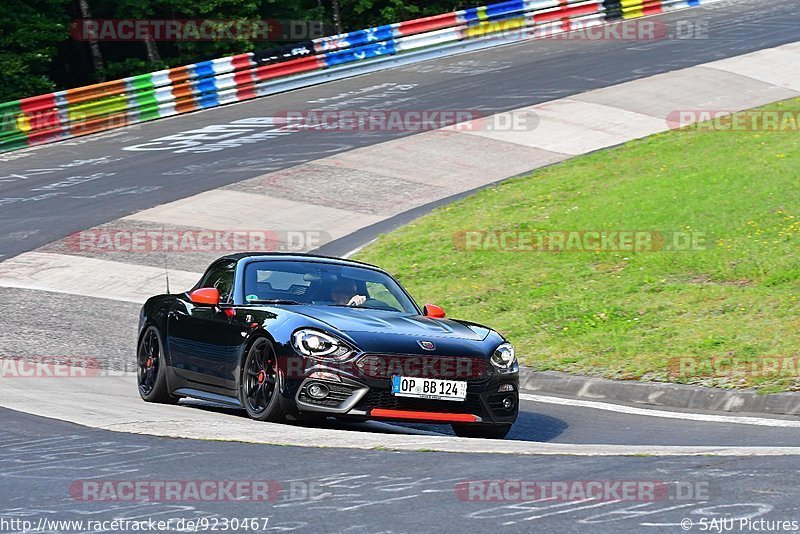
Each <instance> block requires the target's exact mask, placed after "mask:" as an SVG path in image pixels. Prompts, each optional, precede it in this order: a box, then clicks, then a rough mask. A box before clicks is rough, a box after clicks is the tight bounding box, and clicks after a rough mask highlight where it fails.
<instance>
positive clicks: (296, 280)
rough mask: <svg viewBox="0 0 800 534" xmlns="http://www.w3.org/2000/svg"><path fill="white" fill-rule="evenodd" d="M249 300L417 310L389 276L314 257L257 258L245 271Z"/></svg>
mask: <svg viewBox="0 0 800 534" xmlns="http://www.w3.org/2000/svg"><path fill="white" fill-rule="evenodd" d="M244 278H245V279H244V295H245V301H246V302H248V303H250V304H260V303H275V304H308V305H315V306H350V307H357V308H369V309H378V310H387V311H396V312H406V313H418V310H417V308H416V307H415V305H414V303H413V301H412V300H411V299H410V298H409V297H408V295H407V294H406V293H405V291H403V289H402V288H401V287H400V285H399V284H398V283H397V282H396V281H395V280H394V279H393V278H392V277H390V276H388V275H386V274H384V273H381V272H379V271H375V270H372V269H367V268H362V267H355V266H350V265H337V264H331V263H322V262H313V261H259V262H252V263H250V264H248V265H247V267H246V268H245V271H244Z"/></svg>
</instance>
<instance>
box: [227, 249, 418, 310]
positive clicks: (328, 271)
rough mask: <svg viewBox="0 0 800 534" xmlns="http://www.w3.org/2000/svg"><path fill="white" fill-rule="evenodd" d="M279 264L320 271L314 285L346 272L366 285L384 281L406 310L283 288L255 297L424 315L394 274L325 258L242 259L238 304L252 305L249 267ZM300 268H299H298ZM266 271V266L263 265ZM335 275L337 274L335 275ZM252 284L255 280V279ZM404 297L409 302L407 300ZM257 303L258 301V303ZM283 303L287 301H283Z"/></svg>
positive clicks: (333, 279) (300, 303)
mask: <svg viewBox="0 0 800 534" xmlns="http://www.w3.org/2000/svg"><path fill="white" fill-rule="evenodd" d="M269 263H272V264H279V265H277V266H276V267H280V266H281V265H280V264H283V265H285V266H286V267H293V268H294V269H291V270H289V269H287V270H286V271H285V272H296V273H298V274H299V273H301V272H304V271H306V272H307V274H308V275H309V276H311V277H314V275H315V273H316V274H320V273H322V274H321V275H320V278H319V279H316V278H314V280H310V282H311V283H312V284H313V283H314V282H317V283H319V284H325V283H328V284H331V283H333V282H335V281H338V280H339V279H340V277H339V274H340V273H341V272H343V271H344V273H345V274H348V275H351V276H345V277H344V278H346V279H348V280H350V279H353V280H356V281H357V282H361V283H362V284H366V283H367V282H373V283H380V284H383V285H384V287H386V289H387V290H388V291H389V293H390V294H391V295H392V296H393V297H394V298H395V299H396V300H397V303H398V304H399V305H400V306H401V307H402V308H403V309H402V310H398V309H396V308H395V307H394V306H392V305H391V304H389V305H388V306H387V307H382V306H381V307H379V306H363V305H362V306H346V305H343V304H335V303H333V302H332V301H320V300H318V299H315V300H312V301H307V300H305V299H304V298H303V297H304V296H305V295H302V296H300V295H294V294H291V293H289V292H288V290H285V291H284V292H281V291H280V290H278V291H274V293H273V294H272V295H269V298H264V296H263V295H258V294H255V293H253V294H254V295H255V296H258V297H259V299H258V300H276V299H277V300H292V301H296V302H298V304H286V306H297V305H301V306H320V307H332V308H337V307H351V308H353V309H358V310H372V311H386V312H393V313H410V314H417V315H419V314H422V310H421V308H420V307H419V305H418V304H417V302H416V301H415V300H414V298H413V297H412V296H411V295H410V294H409V292H408V291H406V289H405V288H404V287H403V285H402V284H400V282H398V281H397V280H395V278H394V277H393V276H391V275H390V274H388V273H387V272H385V271H383V270H381V269H378V268H374V267H371V266H368V265H361V264H356V263H338V262H329V261H321V260H317V259H315V258H308V259H297V258H292V259H288V258H258V257H251V258H246V259H244V260H243V261H240V263H239V266H238V268H237V273H236V281H235V291H234V301H235V305H240V306H246V305H249V301H248V299H247V291H249V288H248V273H249V272H250V271H249V269H253V268H257V266H259V265H262V266H263V265H264V264H269ZM295 269H296V270H295ZM262 270H264V269H263V267H262ZM275 270H276V271H280V268H277V269H275ZM332 275H335V276H332ZM352 275H357V277H356V278H353V276H352ZM250 276H252V275H250ZM251 283H252V282H251ZM404 300H405V301H406V302H404ZM254 305H257V304H254ZM281 305H283V304H281Z"/></svg>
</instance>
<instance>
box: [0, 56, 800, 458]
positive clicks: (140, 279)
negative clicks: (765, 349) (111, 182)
mask: <svg viewBox="0 0 800 534" xmlns="http://www.w3.org/2000/svg"><path fill="white" fill-rule="evenodd" d="M798 55H800V44H797V43H795V44H790V45H785V46H781V47H778V48H773V49H767V50H763V51H759V52H755V53H752V54H747V55H744V56H739V57H734V58H730V59H726V60H721V61H717V62H713V63H709V64H705V65H701V66H696V67H691V68H688V69H683V70H678V71H673V72H670V73H666V74H661V75H657V76H653V77H650V78H643V79H639V80H635V81H632V82H628V83H624V84H621V85H617V86H613V87H608V88H604V89H598V90H595V91H589V92H587V93H582V94H578V95H574V96H572V97H569V98H564V99H559V100H555V101H551V102H546V103H543V104H538V105H535V106H529V107H525V108H521V109H518V110H514V111H511V112H508V113H507V114H509V115H511V114H517V115H519V114H523V115H526V114H527V115H533V116H535V117H536V120H537V127H536V128H533V129H526V130H523V131H489V130H482V129H480V128H464V127H450V128H444V129H441V130H436V131H432V132H426V133H422V134H418V135H413V136H410V137H406V138H402V139H398V140H393V141H388V142H385V143H381V144H378V145H374V146H370V147H365V148H360V149H355V150H352V151H349V152H345V153H343V154H338V155H335V156H330V157H326V158H323V159H320V160H316V161H315V162H313V163H307V164H303V165H299V166H297V167H293V168H290V169H288V170H285V171H278V172H275V173H268V174H266V175H263V176H259V177H257V178H253V179H250V180H245V181H242V182H238V183H235V184H232V185H230V186H226V187H224V188H220V189H216V190H211V191H207V192H204V193H201V194H199V195H195V196H190V197H188V198H185V199H182V200H178V201H175V202H171V203H168V204H165V205H162V206H158V207H154V208H151V209H147V210H144V211H141V212H138V213H135V214H133V215H129V216H126V217H124V218H122V219H119V220H117V221H114V222H111V223H108V224H105V225H103V226H102V227H98V228H94V229H92V230H90V231H91V232H106V233H109V234H113V233H114V232H117V231H122V232H130V231H131V229H137V230H140V231H144V232H146V231H156V232H163V231H165V230H166V231H169V230H170V229H180V230H181V231H186V230H196V231H205V230H214V231H217V230H235V229H240V228H243V227H244V228H246V227H253V226H256V227H258V228H271V229H274V230H276V231H277V232H281V231H285V232H289V231H291V230H292V229H295V228H305V229H307V230H308V231H316V232H319V233H323V232H326V233H328V234H329V235H330V237H331V238H333V239H336V238H343V237H346V236H347V235H350V234H352V232H355V231H357V230H359V229H360V228H364V227H367V226H370V225H374V224H378V223H379V222H380V221H382V220H386V219H387V218H390V217H392V216H395V215H397V214H398V213H401V212H403V211H407V210H409V209H413V208H415V207H418V206H421V205H424V204H426V203H428V202H430V201H433V200H436V199H438V198H447V197H449V196H452V195H454V194H458V193H461V192H464V191H469V190H472V189H475V188H477V187H481V186H484V185H487V184H490V183H493V182H496V181H499V180H502V179H504V178H506V177H508V176H511V175H515V174H520V173H522V172H527V171H529V170H530V169H531V168H537V167H540V166H543V165H548V164H550V163H553V162H557V161H562V160H564V159H567V158H569V157H571V156H574V155H578V154H584V153H587V152H591V151H594V150H599V149H602V148H605V147H609V146H614V145H617V144H620V143H624V142H625V141H628V140H630V139H635V138H641V137H644V136H647V135H650V134H653V133H657V132H661V131H664V130H667V129H668V128H670V123H669V121H668V117H669V115H670V113H672V112H673V111H674V110H680V109H690V110H697V109H708V108H709V107H711V106H713V108H714V109H728V110H732V111H733V110H742V109H749V108H751V107H754V106H758V105H762V104H767V103H770V102H774V101H776V100H781V99H787V98H791V97H795V96H800V72H798V71H797V70H792V69H785V68H782V66H784V65H787V64H791V62H792V61H796V58H797V57H798ZM499 122H500V121H499V120H498V123H499ZM506 122H508V121H506ZM123 150H124V149H123ZM485 154H493V155H494V157H492V158H486V157H485ZM375 169H380V176H376V175H375ZM312 178H313V179H314V183H315V184H316V187H317V188H318V189H319V190H320V192H321V194H320V195H319V196H318V199H321V200H320V201H322V202H325V200H324V199H326V198H329V197H330V198H334V197H335V198H337V207H332V206H324V205H323V206H319V205H317V204H312V203H306V202H304V201H303V200H301V199H300V198H298V196H297V195H296V194H293V192H292V191H289V193H288V194H287V195H286V196H289V197H291V198H283V197H280V196H275V188H274V187H270V186H271V185H272V184H276V183H277V184H283V185H287V184H306V183H309V180H311V179H312ZM365 180H370V181H377V183H380V181H381V180H383V181H384V183H385V184H386V185H387V189H388V190H390V191H397V190H398V188H399V190H400V191H403V190H404V189H403V187H404V186H406V187H408V191H411V190H415V191H417V193H414V194H412V193H409V194H407V195H405V196H403V195H401V197H402V198H401V199H400V201H397V202H395V201H393V200H392V199H390V198H386V199H385V200H384V201H382V202H373V203H371V204H370V205H369V206H368V207H367V208H366V209H365V208H364V206H363V204H362V203H360V200H359V199H358V198H355V197H345V198H344V199H343V200H342V199H341V195H333V194H330V195H328V194H325V192H326V191H337V190H340V188H341V187H342V184H348V183H350V184H363V183H364V181H365ZM392 185H394V186H396V187H395V189H392ZM315 200H316V199H315ZM231 205H237V206H239V209H237V210H233V211H231V210H226V209H225V206H231ZM265 206H267V207H269V208H270V209H264V208H265ZM223 212H224V216H221V215H220V214H221V213H223ZM332 229H333V230H332ZM76 243H78V246H77V248H76ZM80 243H81V241H80V240H78V241H76V240H74V239H72V240H61V241H58V242H55V243H53V244H51V245H48V246H46V247H44V248H42V249H39V250H36V251H33V252H27V253H23V254H21V255H19V256H16V257H13V258H11V259H8V260H6V261H4V262H2V263H0V288H5V289H3V290H2V291H12V292H13V291H22V292H24V293H22V294H24V295H25V299H26V302H27V303H28V305H32V306H36V305H37V304H41V305H42V306H44V307H45V308H47V309H51V310H52V311H53V315H51V319H52V320H53V321H54V322H55V323H58V324H59V331H62V332H65V334H63V335H65V336H66V337H67V341H68V340H69V336H70V331H72V332H74V333H76V334H75V335H78V336H80V337H81V338H83V335H82V334H81V332H83V330H82V329H83V328H84V321H82V319H79V318H76V317H74V315H73V314H72V313H70V312H69V310H70V309H74V308H75V307H79V308H80V309H83V310H102V313H100V312H99V311H98V312H89V313H90V314H91V313H95V314H97V317H96V319H97V320H96V321H90V322H92V324H93V325H94V326H91V327H90V328H98V329H99V330H101V331H102V332H103V333H102V336H100V337H101V338H108V339H129V340H130V339H135V336H136V333H135V324H134V321H132V320H130V318H131V317H135V316H136V313H138V305H139V304H140V303H142V302H143V301H144V300H145V298H146V297H147V296H148V295H151V294H156V293H160V292H162V291H163V269H161V268H160V267H157V266H160V265H162V264H163V260H164V254H163V251H155V252H152V253H136V252H127V253H126V252H125V251H118V253H117V254H109V253H108V251H103V250H96V249H92V248H91V247H88V248H87V249H85V250H84V249H82V248H81V246H80ZM354 245H357V244H355V243H354ZM307 248H311V247H307ZM219 255H220V254H219V253H218V252H215V251H210V252H205V253H198V252H197V251H196V250H190V251H186V252H184V253H182V254H181V253H177V254H170V256H169V261H170V262H171V263H172V267H171V272H170V276H171V283H172V286H173V288H175V289H177V288H181V289H184V288H186V287H188V286H190V285H192V284H193V283H194V282H195V281H196V280H197V279H198V278H199V276H200V275H199V273H200V272H201V270H202V269H204V267H205V265H206V264H207V263H208V261H209V260H210V259H212V258H214V257H216V256H219ZM86 273H92V276H86ZM12 299H13V295H10V296H9V298H8V299H6V301H7V302H9V301H11V300H12ZM117 318H119V319H117ZM9 321H10V322H11V325H10V326H11V328H10V329H9V330H10V331H15V332H17V333H18V334H17V336H16V339H18V340H19V341H16V342H15V341H13V340H11V341H8V342H7V341H5V340H4V343H8V346H9V347H10V349H11V350H12V351H13V352H14V353H17V354H19V355H22V356H25V355H33V354H31V353H30V351H31V350H32V349H31V345H30V344H28V343H24V341H23V340H24V339H25V338H26V337H27V332H30V333H31V334H32V332H31V325H29V324H22V322H19V323H15V322H14V321H15V319H14V318H13V317H12V318H9ZM79 323H80V324H79ZM26 329H27V331H26ZM20 333H21V335H20ZM79 343H82V344H83V346H85V343H86V341H85V340H84V339H82V340H81V341H80V342H79ZM33 350H35V349H33ZM90 350H92V351H93V352H94V351H97V348H92V349H90ZM103 353H104V354H107V360H105V361H107V363H108V365H109V367H111V368H115V369H125V368H126V366H127V365H129V362H130V358H131V356H130V355H131V354H132V352H131V349H130V347H128V346H127V345H126V346H123V347H119V346H116V345H115V346H110V347H108V350H107V351H105V350H104V351H103ZM56 382H58V384H55V385H56V386H57V387H53V385H51V384H50V383H48V381H47V379H23V378H20V379H18V380H17V381H3V382H2V383H0V406H4V407H7V408H11V409H15V410H20V411H27V412H29V413H35V414H37V415H44V416H48V417H56V418H58V419H63V420H66V421H72V422H76V423H79V424H83V425H88V426H95V427H97V428H105V429H110V430H111V429H113V430H116V431H123V432H133V433H138V432H141V433H153V434H156V435H164V436H174V437H192V438H203V439H234V440H242V441H249V440H257V442H259V443H283V444H293V445H310V444H319V443H325V444H326V445H328V446H336V444H340V445H341V446H345V445H346V444H347V443H353V442H357V443H358V444H359V445H358V446H359V447H367V448H369V447H385V448H391V449H406V450H408V449H410V450H417V449H431V450H445V451H468V450H477V451H489V450H491V451H494V452H511V453H523V454H547V453H549V454H733V455H735V454H745V455H748V454H795V453H796V451H797V449H795V448H793V447H788V448H787V447H722V448H721V447H717V446H714V444H711V445H708V446H705V445H703V446H695V447H693V448H689V449H680V448H668V447H663V446H658V447H655V446H641V445H640V446H607V445H597V446H595V445H590V444H582V445H574V446H573V445H570V444H558V445H554V444H548V443H533V442H525V441H518V442H501V443H482V442H481V441H480V440H477V441H464V440H459V439H458V438H453V437H449V436H441V435H438V436H430V435H421V436H420V435H417V433H416V432H410V431H404V432H408V433H402V434H400V435H395V434H387V435H380V436H378V437H376V436H374V435H370V436H371V437H369V438H366V437H364V434H363V433H360V434H358V436H359V437H358V439H357V440H354V439H353V436H348V435H347V434H346V433H345V432H343V431H341V430H326V429H313V428H304V429H302V431H298V432H294V431H293V432H292V434H293V437H291V438H286V437H285V436H283V437H281V435H282V434H285V432H283V431H281V430H280V427H279V429H278V430H275V431H274V433H273V432H272V431H267V430H266V429H267V428H269V427H265V426H263V425H257V426H253V425H252V424H251V423H250V422H249V421H243V420H240V419H238V418H234V419H231V418H230V417H229V416H228V415H226V414H224V413H216V412H209V413H206V412H202V411H199V410H192V411H189V412H187V410H186V408H185V407H165V406H151V405H146V404H143V403H141V402H140V401H139V400H138V398H136V396H135V389H134V387H133V380H132V378H131V377H130V376H127V377H126V376H116V377H114V376H104V377H96V378H86V379H61V381H56ZM79 390H83V391H80V392H79ZM50 395H53V396H52V397H50ZM112 395H113V396H114V397H116V401H117V402H110V403H109V402H107V399H108V398H109V396H112ZM47 398H51V399H52V402H48V403H42V401H43V400H44V399H47ZM69 398H72V399H73V400H72V401H69V402H67V401H65V400H64V399H69ZM34 399H39V400H38V401H35V400H34ZM36 406H48V409H47V410H46V412H45V411H44V410H41V409H40V408H37V407H36ZM188 413H191V414H192V415H191V416H189V415H188ZM178 421H180V424H177V422H178ZM788 423H789V422H785V423H776V426H784V427H790V426H791V425H790V424H788ZM231 425H233V426H231ZM234 427H237V428H238V430H236V431H234V430H232V429H233V428H234ZM609 447H610V448H609ZM548 451H550V452H548ZM723 451H724V452H723Z"/></svg>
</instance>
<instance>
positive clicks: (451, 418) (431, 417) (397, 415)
mask: <svg viewBox="0 0 800 534" xmlns="http://www.w3.org/2000/svg"><path fill="white" fill-rule="evenodd" d="M369 415H370V417H380V418H386V419H407V420H411V421H445V422H448V423H476V422H477V421H478V418H477V417H476V416H474V415H472V414H468V413H440V412H412V411H409V410H387V409H385V408H375V409H373V410H371V411H370V412H369Z"/></svg>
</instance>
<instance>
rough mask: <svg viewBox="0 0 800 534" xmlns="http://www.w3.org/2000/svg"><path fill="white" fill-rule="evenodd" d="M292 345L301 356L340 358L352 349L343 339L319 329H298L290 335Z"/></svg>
mask: <svg viewBox="0 0 800 534" xmlns="http://www.w3.org/2000/svg"><path fill="white" fill-rule="evenodd" d="M292 345H293V346H294V348H295V350H296V351H297V352H299V353H300V354H302V355H303V356H311V357H314V358H334V359H338V358H342V357H344V356H347V355H348V354H349V353H350V352H351V351H352V350H353V349H351V348H350V347H349V346H348V345H346V344H345V343H344V342H343V341H341V340H339V339H336V338H335V337H333V336H331V335H328V334H326V333H325V332H320V331H319V330H311V329H304V330H298V331H297V332H295V333H294V334H293V335H292Z"/></svg>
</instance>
